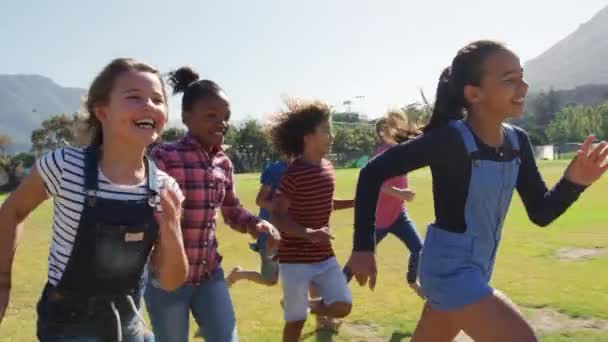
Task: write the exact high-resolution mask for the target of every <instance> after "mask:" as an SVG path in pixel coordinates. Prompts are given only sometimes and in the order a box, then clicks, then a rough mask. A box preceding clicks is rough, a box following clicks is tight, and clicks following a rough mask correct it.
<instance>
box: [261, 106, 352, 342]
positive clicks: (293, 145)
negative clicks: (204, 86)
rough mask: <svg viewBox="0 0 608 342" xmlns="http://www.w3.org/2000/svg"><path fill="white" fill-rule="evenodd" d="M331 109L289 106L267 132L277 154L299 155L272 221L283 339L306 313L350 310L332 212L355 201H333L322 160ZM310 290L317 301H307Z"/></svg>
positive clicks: (294, 334)
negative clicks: (333, 242)
mask: <svg viewBox="0 0 608 342" xmlns="http://www.w3.org/2000/svg"><path fill="white" fill-rule="evenodd" d="M330 120H331V116H330V110H329V107H328V106H327V105H326V104H324V103H320V102H311V103H304V102H298V101H292V102H290V103H288V111H286V112H284V113H282V114H281V115H280V116H279V117H278V120H277V122H276V123H275V125H274V126H273V127H272V130H271V134H272V139H273V142H274V144H275V146H276V148H277V149H278V150H279V151H281V153H284V154H287V155H293V156H297V158H296V159H295V160H294V161H293V162H292V163H291V164H290V165H289V167H288V169H287V171H286V172H285V175H284V176H283V179H282V180H281V183H280V185H279V196H278V197H277V199H276V203H275V205H274V209H273V211H272V216H271V220H272V222H273V223H274V224H275V225H276V227H277V228H278V229H279V230H280V231H281V235H282V240H281V242H280V244H279V252H278V259H279V275H280V277H281V282H282V285H283V300H284V303H283V309H284V317H285V321H286V323H285V327H284V329H283V341H298V339H299V338H300V335H301V333H302V327H303V326H304V322H305V321H306V316H307V314H308V311H309V310H310V312H311V313H313V314H316V315H318V316H322V317H331V318H333V317H335V318H342V317H345V316H347V315H348V314H349V313H350V310H351V303H352V298H351V292H350V289H349V288H348V285H347V283H346V277H345V276H344V274H343V273H342V271H341V269H340V265H339V264H338V262H337V260H336V257H335V256H334V252H333V249H332V246H331V242H330V240H331V239H332V238H333V236H332V234H331V232H330V229H329V227H328V224H329V218H330V215H331V212H332V210H334V209H339V208H346V207H351V206H352V204H353V203H352V202H353V201H342V202H336V201H334V199H333V194H334V189H335V176H334V170H333V167H332V164H331V162H330V161H328V160H327V159H325V156H326V155H327V153H328V152H329V150H330V148H331V144H332V141H333V136H332V133H331V121H330ZM310 287H314V289H315V292H316V293H318V295H319V296H320V298H318V299H313V300H311V301H310V302H309V299H308V290H309V288H310Z"/></svg>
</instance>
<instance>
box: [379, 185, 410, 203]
mask: <svg viewBox="0 0 608 342" xmlns="http://www.w3.org/2000/svg"><path fill="white" fill-rule="evenodd" d="M382 192H383V193H385V194H387V195H390V196H393V197H395V198H397V199H400V200H402V201H407V202H411V201H413V200H414V198H415V197H416V192H414V191H413V190H411V189H400V188H397V187H394V186H390V185H383V186H382Z"/></svg>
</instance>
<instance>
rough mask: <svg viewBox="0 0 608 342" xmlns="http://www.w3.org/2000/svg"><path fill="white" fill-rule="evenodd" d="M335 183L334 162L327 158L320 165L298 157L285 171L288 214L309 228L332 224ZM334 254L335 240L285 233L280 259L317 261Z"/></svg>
mask: <svg viewBox="0 0 608 342" xmlns="http://www.w3.org/2000/svg"><path fill="white" fill-rule="evenodd" d="M335 185H336V178H335V176H334V168H333V166H332V165H331V162H329V161H328V160H325V159H323V160H322V161H321V164H320V165H315V164H310V163H307V162H306V161H304V160H302V159H297V160H295V161H294V162H293V163H292V164H291V165H290V166H289V168H288V169H287V171H286V172H285V175H284V176H283V179H282V180H281V184H280V185H279V192H280V194H281V196H284V197H285V198H287V200H289V209H288V214H289V216H290V217H291V219H292V220H293V221H295V222H296V223H298V224H300V225H302V226H304V227H306V228H312V229H318V228H322V227H325V226H327V225H328V224H329V217H330V215H331V212H332V210H333V197H334V188H335ZM332 256H334V251H333V249H332V247H331V242H326V243H318V242H311V241H310V240H308V239H306V238H301V237H295V236H293V235H291V236H290V234H288V233H283V232H282V233H281V243H280V246H279V253H278V257H279V262H280V263H284V264H309V263H317V262H321V261H324V260H327V259H329V258H330V257H332Z"/></svg>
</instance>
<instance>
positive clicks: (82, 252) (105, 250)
mask: <svg viewBox="0 0 608 342" xmlns="http://www.w3.org/2000/svg"><path fill="white" fill-rule="evenodd" d="M168 81H169V83H170V85H171V87H172V90H173V93H174V94H177V93H181V94H182V122H183V123H184V124H185V126H186V127H187V128H188V132H187V134H186V136H185V137H184V138H183V139H181V140H179V141H177V142H174V143H161V144H155V141H156V140H157V139H158V137H159V136H160V134H161V132H162V131H163V129H164V127H165V124H166V122H167V97H168V96H167V94H166V90H165V85H164V81H163V78H162V77H161V75H160V73H159V72H158V71H157V70H156V69H155V68H153V67H152V66H150V65H148V64H145V63H142V62H140V61H136V60H133V59H129V58H120V59H116V60H114V61H112V62H111V63H110V64H109V65H107V66H106V67H105V68H104V69H103V70H102V71H101V73H100V74H99V75H98V76H97V77H96V78H95V80H94V81H93V83H92V85H91V87H90V89H89V92H88V97H87V100H86V111H85V112H86V117H84V120H83V124H82V127H81V129H82V132H83V133H86V134H88V135H87V136H88V139H87V140H86V142H87V143H86V144H85V145H84V147H81V148H77V147H65V148H61V149H58V150H55V151H51V152H49V153H47V154H46V155H44V156H42V157H41V158H40V159H39V160H38V161H37V162H36V165H35V168H33V170H32V172H31V173H30V174H29V175H28V176H27V177H26V178H25V179H24V180H23V182H22V183H21V184H20V186H19V187H18V189H17V190H16V191H14V192H13V193H12V194H11V195H10V196H9V197H8V198H7V199H6V201H5V202H4V203H3V205H2V208H1V209H0V320H1V319H2V318H3V316H4V314H5V311H6V309H7V307H8V303H9V295H10V288H11V270H12V264H13V258H14V255H15V251H16V246H17V242H18V240H19V236H20V233H21V229H22V225H23V222H24V221H25V219H26V217H27V216H28V214H29V213H30V212H32V211H33V210H34V209H35V208H36V207H38V206H39V205H40V204H41V203H42V202H43V201H45V200H46V199H48V198H52V199H53V206H54V211H53V234H52V240H51V246H50V251H49V259H48V281H47V284H46V286H45V287H44V290H43V293H42V296H41V298H40V300H39V302H38V305H37V312H38V322H37V336H38V339H39V340H40V341H129V342H131V341H152V340H154V339H155V340H156V341H170V342H182V341H187V340H188V338H189V316H190V312H192V314H193V316H194V319H195V320H196V323H197V324H198V326H199V328H200V334H201V335H202V336H203V337H204V338H205V340H207V341H214V342H215V341H219V342H222V341H237V339H238V337H237V335H238V332H237V329H236V319H235V315H234V310H233V306H232V302H231V299H230V294H229V291H228V288H229V286H231V285H233V284H235V283H236V282H238V281H240V280H244V279H246V280H249V281H253V282H255V283H259V284H262V285H267V286H272V285H275V284H277V282H278V280H279V277H280V280H281V285H282V289H283V297H282V298H283V299H282V300H281V303H280V304H281V305H282V307H283V311H284V319H285V326H284V330H283V341H297V340H299V338H300V335H301V332H302V328H303V325H304V322H305V320H306V318H307V316H308V314H309V313H311V314H314V315H316V317H317V323H318V324H319V325H321V326H322V327H330V328H334V329H337V328H338V326H339V324H340V319H342V318H344V317H345V316H347V315H348V314H349V313H350V311H351V308H352V297H351V292H350V290H349V287H348V282H349V281H350V280H351V278H352V277H353V276H354V277H355V278H356V279H357V281H358V282H359V284H361V285H364V284H366V283H367V282H369V286H370V287H371V288H372V289H373V287H374V286H375V282H376V275H377V269H376V260H375V249H376V246H377V244H378V243H380V241H382V240H383V239H384V238H385V237H386V236H387V235H388V234H389V233H392V234H394V235H395V236H396V237H397V238H399V239H400V240H401V241H402V242H403V243H404V244H405V245H406V247H407V248H408V250H409V252H410V258H409V262H408V269H407V274H406V277H405V278H406V281H407V283H408V284H409V286H410V287H411V288H412V290H413V291H414V292H415V293H416V294H418V295H419V296H420V297H421V298H423V299H424V300H425V306H424V309H423V313H422V316H421V319H420V321H419V323H418V326H417V327H416V331H415V332H414V334H413V337H412V340H413V341H451V340H452V339H453V338H454V337H455V336H456V335H457V334H458V333H459V332H460V331H464V332H466V333H467V334H468V335H469V336H471V337H472V338H473V339H474V340H476V341H536V340H537V338H536V336H535V334H534V332H533V330H532V329H531V327H530V325H529V324H528V323H527V322H526V321H525V320H524V319H523V318H522V315H521V314H520V312H519V310H518V309H517V307H516V306H515V305H514V304H513V303H512V302H511V301H510V300H509V299H508V298H507V297H506V296H505V295H504V294H502V293H500V292H499V291H497V290H495V289H493V288H492V287H491V286H490V285H489V283H490V279H491V275H492V271H493V267H494V261H495V258H496V252H497V248H498V245H499V242H500V239H501V232H502V226H503V223H504V219H505V216H506V213H507V209H508V207H509V204H510V202H511V197H512V195H513V192H514V190H515V189H517V191H518V192H519V194H520V196H521V198H522V200H523V202H524V205H525V208H526V210H527V212H528V214H529V216H530V218H531V220H532V221H533V222H534V223H536V224H538V225H541V226H545V225H547V224H549V223H550V222H551V221H553V220H554V219H556V218H557V217H558V216H560V215H561V214H562V213H563V212H565V210H566V209H567V208H568V207H569V206H570V205H571V204H572V203H573V202H574V201H575V200H577V199H578V197H579V196H580V194H581V193H582V192H583V191H584V190H585V189H586V188H587V187H588V186H589V185H591V184H592V183H593V182H594V181H596V180H598V179H599V178H600V177H601V175H602V174H603V173H604V172H605V170H606V168H607V167H608V166H606V163H605V158H606V155H607V153H608V149H607V148H606V146H607V144H606V142H600V143H599V144H595V145H594V144H593V143H594V137H593V136H590V137H589V138H588V139H587V140H586V141H585V142H584V144H583V145H582V147H581V149H580V150H579V151H578V153H577V155H576V157H575V158H574V159H573V161H572V162H571V163H570V165H569V166H568V168H567V169H566V171H565V172H564V176H563V177H562V178H561V179H560V181H559V182H558V183H557V184H556V185H555V186H554V187H553V188H552V189H548V188H547V187H546V185H545V183H544V182H543V180H542V178H541V175H540V173H539V171H538V169H537V167H536V164H535V161H534V155H533V152H532V148H531V144H530V140H529V138H528V136H527V134H526V133H525V132H524V131H523V130H521V129H519V128H517V127H514V126H512V125H509V124H506V123H504V122H505V121H506V120H508V119H509V118H515V117H518V116H520V115H521V114H522V112H523V105H524V101H523V100H524V97H525V95H526V92H527V90H528V86H527V84H526V83H525V81H524V80H523V70H522V67H521V65H520V61H519V59H518V58H517V56H516V55H515V54H514V53H513V52H511V51H510V50H509V49H508V48H506V47H505V46H504V45H502V44H500V43H497V42H493V41H476V42H473V43H471V44H468V45H467V46H465V47H464V48H462V49H461V50H460V51H459V52H458V54H457V55H456V57H455V58H454V59H453V61H452V63H451V65H450V67H448V68H446V69H445V70H444V71H443V72H442V73H441V76H440V79H439V84H438V87H437V94H436V102H435V104H434V108H433V113H432V117H431V119H430V122H429V124H428V125H427V126H425V127H424V128H423V130H422V132H418V131H417V130H416V128H415V127H412V126H411V125H409V124H408V122H407V118H406V117H405V116H404V115H403V113H400V112H398V111H395V112H389V113H388V114H386V115H385V116H384V117H382V118H381V119H379V120H378V121H377V123H376V134H377V137H378V142H379V147H378V148H377V149H376V151H375V157H374V158H373V159H372V160H371V161H370V162H369V163H368V164H367V165H366V166H365V167H364V168H363V169H362V170H361V172H360V175H359V180H358V184H357V189H356V196H355V198H356V199H355V200H338V199H334V189H335V184H336V179H335V175H334V170H333V167H332V164H331V162H329V161H328V160H327V159H326V156H327V154H328V152H329V151H330V148H331V145H332V140H333V136H332V126H331V110H330V107H329V106H328V105H327V104H325V103H323V102H320V101H302V100H292V101H289V102H288V103H287V109H286V110H285V111H283V112H281V113H279V114H277V115H276V117H275V118H274V119H273V122H272V123H271V125H270V126H271V129H270V135H271V138H272V141H273V143H274V146H275V148H276V150H277V152H279V153H280V155H281V156H282V157H281V159H280V160H279V161H276V162H274V163H272V164H270V165H269V166H268V167H267V168H266V169H265V170H264V172H263V174H262V176H261V187H260V190H259V193H258V195H257V197H256V203H257V205H258V206H259V207H260V208H261V209H260V215H259V216H256V215H252V214H251V213H249V212H248V211H246V210H245V209H244V208H243V207H242V206H241V204H240V202H239V200H238V197H237V196H236V192H235V184H234V177H233V167H232V163H231V161H230V159H229V158H228V157H227V156H226V154H225V152H224V151H223V149H222V143H223V139H224V135H225V133H226V131H227V129H228V122H229V119H230V115H231V111H230V102H229V100H228V97H227V96H226V94H225V92H224V91H223V90H222V88H221V87H220V86H219V85H218V84H217V83H215V82H213V81H210V80H205V79H200V78H199V76H198V74H197V73H196V72H194V71H193V70H192V69H190V68H189V67H182V68H180V69H178V70H176V71H173V72H171V73H170V74H169V79H168ZM426 166H429V167H430V169H431V173H432V176H433V194H434V207H435V216H436V218H435V221H434V222H433V223H432V224H431V225H429V227H428V229H427V232H426V236H425V241H424V244H423V243H422V241H421V239H420V237H419V235H418V233H417V232H416V229H415V226H414V224H413V222H412V221H411V220H410V218H409V217H408V214H407V211H406V208H405V206H404V201H412V200H414V197H415V192H414V191H413V190H412V189H410V187H409V185H408V182H407V178H406V176H405V175H406V174H407V173H409V172H411V171H414V170H417V169H420V168H423V167H426ZM353 206H354V208H355V225H354V237H353V252H352V255H351V257H350V259H349V260H348V262H347V263H346V266H345V267H344V268H343V269H342V268H341V267H340V265H339V264H338V261H337V260H336V257H335V255H334V251H333V249H332V244H331V240H332V239H333V238H334V237H333V235H332V231H331V229H330V227H329V222H330V216H331V213H332V211H333V210H339V209H347V208H352V207H353ZM218 210H219V211H221V213H222V215H223V217H224V221H225V223H226V224H227V225H228V226H230V227H231V228H232V229H234V230H236V231H239V232H242V233H248V234H250V235H251V236H252V237H253V238H255V239H256V240H255V243H253V244H251V249H253V250H254V251H255V252H257V253H259V255H260V259H261V270H260V271H259V272H258V271H255V270H243V269H242V268H241V267H238V266H237V267H235V268H234V269H232V270H231V271H230V273H229V274H228V275H227V276H225V275H224V273H223V270H222V267H221V261H222V257H221V255H219V253H218V250H217V247H218V242H217V239H216V227H217V222H216V216H217V215H216V214H217V212H218ZM423 246H424V247H423ZM142 297H143V298H144V300H145V303H146V307H147V311H148V313H149V316H150V321H151V324H152V330H153V332H154V334H153V335H152V334H150V333H149V332H148V331H147V329H146V328H145V327H144V325H145V323H144V320H143V318H142V317H141V314H140V299H141V298H142Z"/></svg>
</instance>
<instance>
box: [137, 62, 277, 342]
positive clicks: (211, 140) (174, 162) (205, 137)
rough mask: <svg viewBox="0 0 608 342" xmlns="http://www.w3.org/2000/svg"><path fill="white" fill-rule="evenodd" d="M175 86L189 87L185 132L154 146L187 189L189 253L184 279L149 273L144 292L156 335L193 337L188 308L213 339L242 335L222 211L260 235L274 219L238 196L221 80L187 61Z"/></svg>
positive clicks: (160, 161) (162, 164)
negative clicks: (170, 285) (167, 285)
mask: <svg viewBox="0 0 608 342" xmlns="http://www.w3.org/2000/svg"><path fill="white" fill-rule="evenodd" d="M169 82H170V84H171V85H172V86H173V93H174V94H177V93H183V98H182V122H183V123H184V124H185V125H186V126H187V127H188V133H187V134H186V136H185V137H184V138H183V139H182V140H180V141H178V142H176V143H170V144H163V145H159V146H157V147H156V148H155V149H154V150H152V152H151V154H152V157H153V158H154V160H155V161H156V163H157V165H158V167H159V168H160V169H162V170H164V171H165V172H167V173H168V174H169V175H171V176H172V177H174V178H175V180H176V181H177V182H178V183H179V185H180V187H181V188H182V190H183V193H184V196H185V200H184V203H183V209H184V211H183V216H182V222H181V223H182V233H183V237H184V247H185V249H186V254H187V256H188V261H189V265H190V268H189V274H188V280H187V282H186V284H185V285H184V286H182V287H180V288H179V289H177V290H176V291H173V292H167V291H165V290H163V289H161V288H160V287H158V285H157V281H156V279H155V278H154V277H152V278H150V281H149V284H148V288H147V289H146V293H145V299H146V305H147V308H148V312H149V314H150V320H151V322H152V326H153V328H154V333H155V335H156V340H157V341H160V342H163V341H170V342H181V341H184V342H185V341H188V322H189V313H190V311H192V314H193V316H194V319H195V320H196V322H197V324H198V325H199V327H200V328H201V332H202V335H203V337H204V338H205V340H207V341H218V342H223V341H237V332H236V331H237V330H236V322H235V317H234V310H233V307H232V302H231V300H230V294H229V292H228V286H227V284H226V281H225V279H224V271H223V270H222V267H221V260H222V257H221V255H220V254H219V253H218V251H217V247H218V242H217V239H216V227H217V222H216V219H215V218H216V214H217V211H218V209H219V210H220V211H221V213H222V215H223V217H224V221H225V223H226V224H227V225H228V226H230V227H231V228H232V229H234V230H237V231H239V232H241V233H250V234H251V235H252V236H254V237H257V236H258V235H259V234H260V233H268V234H269V235H270V236H271V240H278V239H279V234H278V232H277V231H276V230H275V229H274V227H273V226H272V225H271V224H270V223H268V222H266V221H264V220H261V219H259V218H258V217H256V216H255V215H252V214H250V213H249V212H248V211H246V210H245V209H244V208H243V207H242V206H241V204H240V202H239V200H238V198H237V196H236V193H235V187H234V181H233V167H232V162H231V161H230V159H229V158H228V157H227V156H226V154H225V153H224V151H223V150H222V143H223V141H224V134H225V133H226V131H227V129H228V120H229V119H230V104H229V102H228V98H227V97H226V95H225V94H224V92H223V91H222V89H221V88H220V86H219V85H217V84H216V83H215V82H213V81H209V80H201V79H199V76H198V74H197V73H196V72H194V71H193V70H192V69H190V68H188V67H182V68H180V69H178V70H176V71H174V72H172V73H170V78H169Z"/></svg>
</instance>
